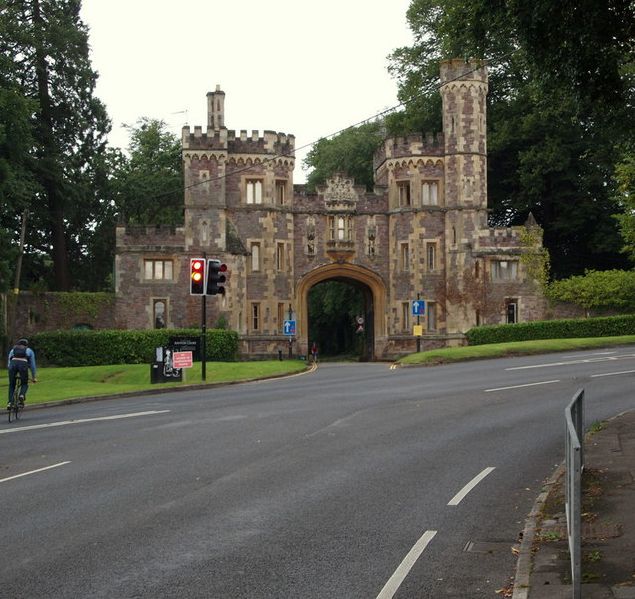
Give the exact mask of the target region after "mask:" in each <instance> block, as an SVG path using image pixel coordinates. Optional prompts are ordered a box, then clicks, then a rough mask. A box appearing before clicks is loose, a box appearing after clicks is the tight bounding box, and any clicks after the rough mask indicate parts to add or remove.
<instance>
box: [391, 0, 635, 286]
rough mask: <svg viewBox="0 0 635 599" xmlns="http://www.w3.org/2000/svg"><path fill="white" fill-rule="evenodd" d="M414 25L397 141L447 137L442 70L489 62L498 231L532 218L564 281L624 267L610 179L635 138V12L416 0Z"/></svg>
mask: <svg viewBox="0 0 635 599" xmlns="http://www.w3.org/2000/svg"><path fill="white" fill-rule="evenodd" d="M407 18H408V22H409V25H410V28H411V30H412V32H413V36H414V43H413V45H412V46H410V47H405V48H399V49H397V50H396V51H395V52H394V53H393V54H392V55H391V63H390V69H391V72H392V73H393V75H394V76H395V77H396V78H397V81H398V85H399V97H400V100H401V101H402V102H405V103H406V109H405V110H404V111H403V112H402V113H399V114H397V115H394V116H391V117H389V118H388V119H387V125H388V128H389V130H390V131H391V132H393V133H404V132H406V130H408V129H410V130H419V131H422V130H428V129H431V128H432V127H431V123H434V121H435V120H436V123H435V124H436V127H434V128H435V129H439V128H440V126H441V120H440V111H439V99H438V94H437V93H436V85H437V81H438V72H439V71H438V69H439V66H438V65H439V62H440V61H441V60H442V59H446V58H455V57H463V56H465V57H472V56H473V57H486V58H488V59H490V63H489V73H490V88H489V97H488V153H489V174H488V180H489V190H488V191H489V198H490V207H491V208H492V210H493V212H492V224H495V225H508V224H519V223H522V222H523V221H524V219H526V217H527V215H528V213H529V212H530V211H531V212H533V214H534V215H535V216H536V219H537V220H538V222H539V223H540V224H541V226H542V227H543V228H544V231H545V235H544V242H545V245H546V247H547V248H548V249H549V252H550V254H551V257H552V267H553V269H552V272H553V273H554V275H555V276H556V278H561V277H565V276H568V275H570V274H573V273H579V272H581V270H583V269H584V268H585V267H587V268H607V267H612V266H618V265H620V266H621V265H622V264H623V259H622V258H621V256H620V253H619V246H620V239H619V234H618V231H617V227H616V223H615V220H614V219H613V218H612V214H614V213H615V212H618V211H619V209H620V206H619V204H618V203H617V202H616V200H615V196H614V194H613V192H612V178H611V175H612V173H613V170H614V165H615V163H616V161H617V159H618V155H617V150H616V148H617V145H618V144H616V142H619V140H623V139H629V137H632V135H633V132H634V123H635V118H633V116H634V115H633V113H632V110H633V108H632V107H633V102H632V100H633V98H632V95H633V85H632V77H631V71H630V70H629V65H630V64H631V63H632V54H631V50H630V47H631V43H632V38H633V23H634V22H635V20H634V19H633V5H632V2H630V1H629V0H608V1H607V2H596V1H595V0H582V1H581V2H577V1H576V2H573V0H564V1H561V0H538V1H537V2H532V3H526V2H521V1H520V0H510V1H508V2H490V1H489V0H413V1H412V2H411V5H410V8H409V10H408V13H407ZM433 91H434V93H432V92H433Z"/></svg>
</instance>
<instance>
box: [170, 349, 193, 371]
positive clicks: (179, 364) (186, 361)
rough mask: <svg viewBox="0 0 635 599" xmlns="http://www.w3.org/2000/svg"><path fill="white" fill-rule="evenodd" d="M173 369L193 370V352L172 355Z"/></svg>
mask: <svg viewBox="0 0 635 599" xmlns="http://www.w3.org/2000/svg"><path fill="white" fill-rule="evenodd" d="M172 367H173V368H192V352H191V351H175V352H174V353H173V354H172Z"/></svg>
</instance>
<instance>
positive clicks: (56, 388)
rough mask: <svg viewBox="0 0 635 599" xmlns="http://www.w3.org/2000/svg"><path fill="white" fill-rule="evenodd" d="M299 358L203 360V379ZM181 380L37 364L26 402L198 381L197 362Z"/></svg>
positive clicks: (286, 364) (265, 371)
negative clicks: (155, 381) (159, 380)
mask: <svg viewBox="0 0 635 599" xmlns="http://www.w3.org/2000/svg"><path fill="white" fill-rule="evenodd" d="M306 366H307V364H306V362H303V361H300V360H283V361H278V360H267V361H258V362H207V365H206V373H205V374H206V376H205V378H206V381H205V382H206V383H221V382H231V381H244V380H248V379H253V378H262V377H268V376H276V375H281V374H294V373H297V372H301V371H302V370H304V369H305V368H306ZM184 373H185V376H184V378H185V381H184V382H183V383H159V384H156V385H152V384H151V383H150V365H149V364H116V365H112V366H85V367H78V368H38V371H37V379H38V382H37V383H35V384H32V383H31V384H29V392H28V395H27V404H36V403H45V402H49V401H60V400H63V399H71V398H74V397H94V396H97V395H112V394H116V393H125V392H127V391H143V390H145V389H157V388H165V387H183V386H185V385H188V384H200V383H201V382H202V381H201V364H200V362H195V363H194V366H193V367H192V368H188V369H185V370H184ZM8 386H9V382H8V377H7V373H6V371H5V372H4V376H3V377H2V378H1V379H0V393H1V394H2V395H1V396H0V397H4V400H2V401H3V403H2V404H0V405H2V407H4V406H5V405H6V398H7V395H8V392H9V390H8Z"/></svg>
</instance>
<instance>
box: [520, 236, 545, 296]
mask: <svg viewBox="0 0 635 599" xmlns="http://www.w3.org/2000/svg"><path fill="white" fill-rule="evenodd" d="M520 245H521V246H522V247H523V248H525V251H524V252H523V253H522V254H521V256H520V262H521V263H522V264H523V265H524V267H525V270H526V272H527V275H528V277H529V278H530V279H533V280H534V281H536V282H537V283H538V285H539V286H540V289H541V290H542V292H543V293H545V292H546V290H547V286H548V284H549V269H550V262H549V252H548V251H547V248H545V247H543V245H542V229H541V228H540V227H538V226H526V227H524V228H523V229H522V230H521V232H520Z"/></svg>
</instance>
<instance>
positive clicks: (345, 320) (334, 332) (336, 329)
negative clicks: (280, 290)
mask: <svg viewBox="0 0 635 599" xmlns="http://www.w3.org/2000/svg"><path fill="white" fill-rule="evenodd" d="M364 313H365V312H364V297H363V294H362V292H361V290H360V288H359V287H356V286H355V285H352V284H348V283H344V282H341V281H326V282H324V283H319V284H318V285H316V286H315V287H313V288H312V289H311V292H310V293H309V343H310V344H311V343H313V341H315V342H316V343H317V345H318V348H319V351H320V354H321V355H325V356H333V355H339V354H352V353H355V351H356V347H355V346H356V342H357V339H356V337H355V326H356V324H355V317H356V316H359V315H363V314H364Z"/></svg>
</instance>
